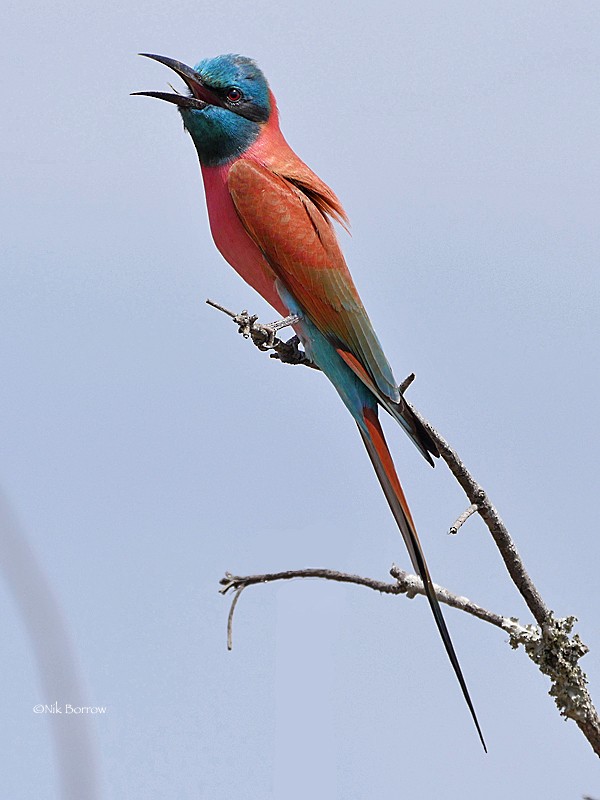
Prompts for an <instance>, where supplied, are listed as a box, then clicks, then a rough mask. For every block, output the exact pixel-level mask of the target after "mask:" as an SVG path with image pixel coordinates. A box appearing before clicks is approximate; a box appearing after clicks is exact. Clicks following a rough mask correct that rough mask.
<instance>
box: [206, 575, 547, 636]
mask: <svg viewBox="0 0 600 800" xmlns="http://www.w3.org/2000/svg"><path fill="white" fill-rule="evenodd" d="M390 575H391V576H392V577H393V578H395V579H396V580H395V582H394V583H386V582H385V581H378V580H375V579H374V578H364V577H362V576H361V575H353V574H351V573H348V572H339V571H337V570H334V569H294V570H285V571H283V572H269V573H265V574H263V575H244V576H240V575H232V574H231V573H230V572H226V573H225V577H224V578H221V580H220V584H221V586H222V587H223V588H222V589H219V591H220V592H221V594H227V592H229V591H230V590H234V591H235V595H234V598H233V602H232V604H231V609H230V611H229V618H228V626H227V634H228V636H227V642H228V649H229V650H231V647H230V642H231V621H232V619H233V611H234V608H235V605H236V603H237V601H238V598H239V596H240V594H241V592H242V591H243V590H244V589H245V588H246V587H248V586H253V585H256V584H259V583H273V582H274V581H289V580H294V579H295V578H320V579H323V580H327V581H337V582H338V583H353V584H355V585H357V586H365V587H366V588H368V589H373V590H374V591H376V592H381V593H382V594H392V595H399V594H405V595H406V596H407V597H409V598H410V599H412V598H413V597H415V596H416V595H418V594H419V595H423V596H424V597H426V594H425V589H424V587H423V581H422V580H421V579H420V578H419V577H418V576H417V575H412V574H411V573H409V572H405V571H404V570H402V569H400V568H399V567H397V566H396V565H395V564H394V565H392V568H391V569H390ZM433 588H434V590H435V593H436V595H437V598H438V600H439V601H440V603H445V604H446V605H447V606H450V607H451V608H457V609H459V610H460V611H465V612H466V613H467V614H472V615H473V616H474V617H477V618H478V619H481V620H483V621H484V622H489V623H490V624H491V625H495V626H496V627H497V628H501V629H502V630H504V631H506V632H507V633H509V634H510V635H511V636H530V635H531V634H532V632H533V629H532V627H531V626H523V625H520V624H519V622H518V620H516V619H515V618H514V617H502V616H500V615H499V614H494V612H492V611H488V610H487V609H485V608H482V606H479V605H477V603H473V602H472V601H471V600H469V599H468V598H466V597H460V596H459V595H457V594H454V593H453V592H450V591H449V590H448V589H445V588H444V587H443V586H438V585H437V584H434V585H433Z"/></svg>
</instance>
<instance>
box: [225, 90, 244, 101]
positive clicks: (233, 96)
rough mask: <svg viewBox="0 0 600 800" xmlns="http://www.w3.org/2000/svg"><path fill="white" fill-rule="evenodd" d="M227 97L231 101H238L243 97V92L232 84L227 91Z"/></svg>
mask: <svg viewBox="0 0 600 800" xmlns="http://www.w3.org/2000/svg"><path fill="white" fill-rule="evenodd" d="M227 99H228V100H229V102H230V103H237V101H238V100H241V99H242V93H241V92H240V90H239V89H236V88H235V86H232V87H231V89H229V90H228V92H227Z"/></svg>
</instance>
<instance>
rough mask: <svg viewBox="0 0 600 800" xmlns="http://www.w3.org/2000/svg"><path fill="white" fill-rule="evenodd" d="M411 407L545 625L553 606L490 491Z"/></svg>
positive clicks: (511, 575)
mask: <svg viewBox="0 0 600 800" xmlns="http://www.w3.org/2000/svg"><path fill="white" fill-rule="evenodd" d="M409 406H410V408H411V409H412V411H413V412H414V413H415V414H416V416H417V417H418V418H419V420H420V421H421V422H422V423H423V425H424V426H425V428H426V429H427V432H428V433H429V435H430V436H431V437H432V439H433V440H434V441H435V443H436V444H437V446H438V450H439V451H440V455H441V457H442V458H443V459H444V461H445V462H446V464H447V465H448V467H449V468H450V472H451V473H452V474H453V475H454V477H455V478H456V480H457V481H458V482H459V484H460V485H461V487H462V488H463V490H464V492H465V494H466V495H467V497H468V498H469V500H470V502H471V503H472V504H473V505H476V506H477V511H478V513H479V515H480V516H481V517H482V518H483V521H484V522H485V524H486V526H487V528H488V530H489V532H490V533H491V534H492V537H493V539H494V541H495V542H496V546H497V548H498V550H499V551H500V555H501V556H502V559H503V560H504V563H505V565H506V568H507V570H508V573H509V575H510V577H511V578H512V580H513V583H514V584H515V586H516V587H517V589H518V590H519V592H520V593H521V595H522V596H523V599H524V600H525V602H526V603H527V606H528V608H529V610H530V611H531V613H532V614H533V616H534V617H535V619H536V621H537V623H538V624H539V625H540V626H542V627H543V626H544V624H545V623H546V621H547V620H548V618H549V617H550V609H549V608H548V607H547V605H546V604H545V603H544V601H543V600H542V596H541V595H540V593H539V592H538V590H537V588H536V586H535V585H534V583H533V581H532V580H531V578H530V577H529V574H528V572H527V570H526V569H525V565H524V564H523V561H522V559H521V556H520V555H519V552H518V550H517V547H516V545H515V543H514V541H513V539H512V536H511V535H510V533H509V532H508V530H507V529H506V526H505V524H504V522H503V521H502V519H501V518H500V515H499V514H498V512H497V511H496V509H495V508H494V506H493V505H492V502H491V500H490V499H489V497H488V496H487V493H486V492H485V490H484V489H483V488H482V487H481V486H480V485H479V484H478V483H477V481H476V480H475V478H474V477H473V476H472V475H471V473H470V472H469V470H468V469H467V468H466V466H465V465H464V464H463V462H462V461H461V459H460V458H459V456H458V453H457V452H456V450H454V449H453V448H452V447H451V446H450V445H449V444H448V442H447V441H446V440H445V439H444V437H443V436H442V435H441V434H440V433H438V431H436V429H435V428H434V427H433V425H431V423H429V422H428V421H427V420H426V419H425V417H423V415H422V414H420V413H419V411H417V410H416V409H415V408H414V407H413V406H412V405H410V403H409Z"/></svg>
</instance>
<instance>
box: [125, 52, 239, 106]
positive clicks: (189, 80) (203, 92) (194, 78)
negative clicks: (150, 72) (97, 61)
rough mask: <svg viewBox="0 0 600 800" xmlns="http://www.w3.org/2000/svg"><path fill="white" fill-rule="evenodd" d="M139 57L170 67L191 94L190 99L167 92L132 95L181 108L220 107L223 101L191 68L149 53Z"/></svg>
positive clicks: (171, 59)
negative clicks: (154, 98)
mask: <svg viewBox="0 0 600 800" xmlns="http://www.w3.org/2000/svg"><path fill="white" fill-rule="evenodd" d="M139 55H140V56H144V57H145V58H152V59H154V61H160V63H161V64H164V65H165V66H167V67H170V68H171V69H172V70H173V71H174V72H176V73H177V74H178V75H179V76H180V77H181V78H183V80H184V81H185V83H186V84H187V87H188V89H189V90H190V92H191V93H192V97H188V96H187V95H185V94H170V93H169V92H132V94H134V95H144V96H145V97H158V99H159V100H166V101H167V102H168V103H175V105H177V106H180V107H181V108H198V109H202V108H206V106H207V105H210V106H222V105H223V101H222V100H221V98H220V97H219V96H218V95H217V94H215V92H213V91H211V90H210V89H209V88H208V87H207V86H205V85H204V83H203V82H202V78H201V77H200V75H198V73H197V72H195V71H194V70H193V69H192V68H191V67H187V66H186V65H185V64H182V63H181V61H175V59H174V58H167V56H155V55H152V54H151V53H139Z"/></svg>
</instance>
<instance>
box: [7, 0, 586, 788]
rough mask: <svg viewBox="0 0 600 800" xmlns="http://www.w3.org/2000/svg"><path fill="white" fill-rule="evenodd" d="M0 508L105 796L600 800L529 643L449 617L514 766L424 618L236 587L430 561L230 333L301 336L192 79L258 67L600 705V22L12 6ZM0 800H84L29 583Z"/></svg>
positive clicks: (436, 412)
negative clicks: (250, 577)
mask: <svg viewBox="0 0 600 800" xmlns="http://www.w3.org/2000/svg"><path fill="white" fill-rule="evenodd" d="M1 15H2V20H1V21H2V29H3V30H4V31H5V34H6V40H5V43H4V45H3V59H4V68H3V78H4V80H3V91H2V97H1V101H0V102H1V103H2V105H3V112H2V118H3V119H4V121H5V124H4V126H3V131H2V133H1V134H0V135H1V137H2V139H1V142H0V158H1V160H2V173H3V176H4V178H3V181H2V184H3V190H4V192H5V195H6V197H5V202H4V205H3V208H4V213H3V217H2V223H3V225H2V227H3V232H2V250H3V257H2V290H1V292H0V303H1V306H2V308H1V315H2V337H1V339H0V357H1V362H0V369H1V374H2V376H3V380H2V383H3V392H2V400H1V404H2V411H1V414H0V438H1V440H2V442H3V445H2V455H1V457H0V485H1V486H2V488H3V491H4V493H5V495H6V497H7V498H8V500H9V501H10V503H11V505H12V507H13V508H14V510H15V511H16V513H17V515H18V517H19V519H20V521H21V524H22V526H23V528H24V530H25V531H26V532H27V536H28V538H29V542H30V544H31V547H32V549H33V551H34V552H35V553H36V555H37V558H38V560H39V563H40V565H41V566H42V568H43V570H44V571H45V574H46V577H47V579H48V581H49V582H50V583H51V585H52V586H53V590H54V594H55V596H56V599H57V601H58V603H59V604H60V607H61V608H62V611H63V614H64V620H65V624H66V626H67V628H68V630H69V631H70V634H71V637H72V639H73V642H74V645H75V650H76V652H77V658H78V662H79V665H80V672H81V678H82V681H83V683H84V685H85V687H86V689H85V697H86V698H87V700H88V702H89V704H90V705H105V706H107V709H108V710H107V712H106V714H105V715H104V716H103V717H102V718H98V717H96V718H95V719H94V720H93V731H94V736H95V739H96V743H97V747H98V752H99V759H100V762H99V763H100V774H101V779H100V781H101V783H100V789H101V797H102V798H103V800H147V798H154V797H156V798H161V799H162V798H177V800H192V799H193V800H195V799H196V798H211V800H225V799H226V798H231V797H236V796H242V797H248V798H256V800H263V798H264V800H284V798H285V800H299V799H300V798H302V799H303V800H304V799H305V798H307V797H311V798H315V800H325V798H327V799H328V800H330V798H336V799H339V800H342V799H343V800H363V798H372V797H374V796H383V795H384V794H385V796H386V797H396V796H398V797H401V796H415V795H417V794H418V796H419V797H425V798H433V797H443V798H444V800H459V798H460V800H464V799H465V798H481V797H485V798H486V800H500V798H502V800H504V798H505V797H506V795H507V792H510V795H511V797H516V798H524V799H525V798H527V799H529V798H531V797H536V798H538V797H543V798H550V799H551V800H552V799H553V798H561V800H564V799H565V798H579V797H581V795H583V794H590V795H592V796H598V794H599V793H600V773H599V771H598V762H597V759H596V758H595V757H594V756H593V754H592V751H591V749H590V747H589V745H588V744H587V742H586V741H585V740H584V739H583V737H582V736H581V734H580V733H579V731H578V729H577V728H576V727H575V725H573V724H572V723H567V722H563V721H562V720H561V719H560V718H559V716H558V714H557V712H556V711H555V708H554V706H553V703H552V700H551V699H550V698H549V697H548V696H547V690H548V682H547V680H546V679H545V678H544V677H543V676H541V675H540V674H539V673H538V672H537V671H536V669H535V668H534V666H533V665H532V664H531V663H530V662H529V661H528V660H527V658H526V657H525V656H524V654H523V653H522V652H513V651H512V650H510V648H509V647H508V646H507V645H506V643H505V640H506V636H504V635H503V634H502V633H501V632H499V631H497V630H496V629H493V628H491V627H489V626H485V625H483V624H482V623H479V622H477V621H475V620H473V619H471V618H469V617H467V616H465V615H463V614H460V613H458V612H453V611H450V610H448V611H447V613H446V618H447V620H448V624H449V627H450V629H451V632H452V634H453V638H454V642H455V645H456V648H457V651H458V653H459V657H460V660H461V663H462V665H463V668H464V672H465V675H466V677H467V681H468V683H469V686H470V689H471V693H472V695H473V699H474V702H475V705H476V707H477V711H478V715H479V718H480V721H481V724H482V727H483V730H484V733H485V736H486V739H487V742H488V746H489V750H490V752H489V755H488V756H485V755H484V754H483V753H482V751H481V748H480V745H479V743H478V740H477V736H476V733H475V731H474V728H473V725H472V722H471V720H470V718H469V715H468V712H467V710H466V708H465V706H464V703H463V700H462V698H461V695H460V691H459V689H458V687H457V685H456V681H455V678H454V676H453V674H452V671H451V668H450V666H449V664H448V662H447V659H446V657H445V655H444V653H443V650H442V646H441V644H440V641H439V638H438V636H437V633H436V630H435V626H434V623H433V620H432V619H431V615H430V613H429V610H428V608H427V606H426V604H425V602H423V601H422V600H415V601H414V602H409V601H408V600H406V599H405V598H399V599H392V598H384V597H380V596H377V595H376V594H374V593H372V592H368V591H366V590H361V589H359V588H356V587H349V586H337V585H325V584H322V583H319V582H315V581H312V582H303V583H302V582H297V583H294V584H286V585H278V586H268V587H256V588H252V589H250V590H248V591H247V592H246V593H245V594H244V596H243V597H242V598H241V600H240V603H239V606H238V611H237V619H236V625H235V630H234V650H233V652H232V653H228V652H227V651H226V649H225V625H226V616H227V611H228V602H227V601H226V600H224V599H223V598H221V597H220V596H219V594H218V593H217V584H218V580H219V578H220V577H221V575H222V574H223V573H224V571H225V570H232V571H235V572H240V573H244V572H254V571H267V570H272V569H286V568H294V567H298V568H299V567H306V566H328V567H332V568H338V569H345V570H349V571H354V572H359V573H362V574H365V575H370V576H373V577H379V578H385V576H386V573H387V569H388V568H389V565H390V564H391V563H392V561H396V562H397V563H399V564H400V565H402V566H406V567H407V566H408V558H407V556H406V553H405V551H404V547H403V545H402V542H401V539H400V537H399V535H398V532H397V530H396V528H395V525H394V522H393V519H392V517H391V515H390V514H389V511H388V509H387V506H386V503H385V500H384V499H383V496H382V495H381V492H380V490H379V488H378V486H377V483H376V480H375V478H374V476H373V475H372V473H371V468H370V465H369V463H368V459H367V457H366V455H365V453H364V452H363V449H362V444H361V442H360V439H359V437H358V436H357V434H356V431H355V427H354V424H353V423H352V420H351V419H350V417H349V415H348V414H347V413H346V412H345V410H344V408H343V407H342V405H341V403H340V402H339V400H338V398H337V396H336V394H335V392H334V391H333V390H332V389H331V387H330V386H329V385H328V384H327V382H326V380H325V379H324V378H323V377H322V376H321V375H318V374H316V373H311V372H310V371H308V370H304V369H301V368H291V367H286V366H282V365H279V364H276V363H273V362H271V361H270V360H269V359H268V358H266V357H265V356H263V355H261V354H259V353H258V352H256V351H254V350H253V349H252V347H251V346H250V345H249V344H248V343H246V342H244V341H243V340H242V339H241V338H239V337H236V334H235V332H234V329H233V326H232V325H231V324H230V323H229V322H228V321H227V319H226V318H225V317H223V316H221V315H219V314H218V313H217V312H215V311H213V310H211V309H210V308H208V307H207V306H205V305H204V300H205V298H206V297H211V298H214V299H215V300H218V301H220V302H222V303H224V304H225V305H228V306H230V307H232V308H235V309H241V308H250V309H251V310H253V311H256V312H258V313H260V314H261V315H262V316H263V318H267V319H270V318H272V316H273V315H272V313H271V312H269V311H267V310H266V309H265V306H264V303H263V302H262V301H260V299H258V298H257V297H255V296H254V295H253V293H252V290H251V289H249V288H248V287H247V286H245V285H244V284H243V283H242V282H241V281H240V280H239V278H237V276H236V275H235V274H234V273H233V271H232V270H231V269H230V268H229V267H228V266H227V265H226V264H225V262H223V261H222V259H221V258H220V256H219V255H218V253H217V252H216V250H215V249H214V246H213V244H212V241H211V240H210V235H209V232H208V226H207V222H206V212H205V206H204V200H203V192H202V187H201V182H200V177H199V170H198V166H197V162H196V156H195V152H194V149H193V146H192V144H191V142H190V141H189V139H188V137H187V136H186V135H185V133H184V132H183V130H182V126H181V122H180V120H179V118H178V115H177V113H176V111H175V109H174V108H173V107H170V106H167V105H166V104H164V103H159V102H158V101H152V100H149V99H146V98H139V97H130V96H129V92H131V91H136V90H145V89H155V90H160V89H166V82H167V81H168V80H172V77H171V75H170V74H169V71H168V70H166V69H165V68H164V67H162V66H160V65H158V64H153V63H151V62H149V61H147V60H144V59H141V58H137V57H136V56H135V53H137V52H139V51H146V52H155V53H160V54H164V55H168V56H171V57H174V58H177V59H180V60H182V61H185V62H187V63H194V62H196V61H197V60H199V59H200V58H201V57H204V56H211V55H216V54H219V53H222V52H240V53H243V54H245V55H250V56H253V57H255V58H256V59H257V60H258V62H259V64H260V65H261V66H262V67H263V69H264V71H265V72H266V74H267V76H268V77H269V79H270V82H271V85H272V88H273V90H274V92H275V94H276V96H277V98H278V101H279V107H280V112H281V117H282V125H283V128H284V132H285V134H286V136H287V138H288V140H289V142H290V143H291V144H292V146H293V147H295V148H296V149H297V151H298V152H299V154H300V155H301V157H303V158H304V159H305V160H306V161H307V162H308V164H309V165H310V166H311V167H313V168H314V169H315V170H316V171H317V172H318V173H319V174H320V175H321V177H322V178H324V179H325V180H326V181H328V182H329V183H330V184H331V186H332V187H333V188H334V189H335V191H336V192H337V193H338V195H339V196H340V198H341V199H342V201H343V203H344V205H345V207H346V209H347V211H348V213H349V215H350V218H351V222H352V238H349V237H347V236H344V237H343V246H344V250H345V253H346V255H347V258H348V261H349V263H350V267H351V269H352V271H353V274H354V276H355V279H356V282H357V284H358V286H359V289H360V291H361V294H362V296H363V299H364V301H365V304H366V306H367V308H368V310H369V312H370V315H371V317H372V319H373V322H374V324H375V327H376V329H377V330H378V333H379V335H380V338H381V340H382V342H383V344H384V347H385V349H386V353H387V355H388V358H389V360H390V361H391V363H392V365H393V367H394V370H395V372H396V374H397V375H398V377H399V378H401V377H403V376H404V375H405V374H407V373H408V372H411V371H413V370H414V371H415V372H416V373H417V381H416V383H415V385H414V387H413V388H411V390H410V397H411V399H413V401H414V402H415V403H416V404H417V406H418V407H419V408H420V409H421V410H423V412H424V413H425V414H426V415H428V416H429V418H430V419H431V421H432V422H434V423H435V424H436V425H437V426H438V427H439V429H440V430H441V431H442V432H443V433H444V435H445V436H446V437H447V438H448V439H449V440H450V441H451V442H453V443H454V444H455V445H456V446H457V447H458V448H459V450H460V453H461V454H462V456H463V458H464V459H465V461H466V462H467V463H468V465H469V466H470V467H471V469H472V470H473V472H474V473H475V475H476V476H477V478H478V479H479V480H480V481H481V483H482V484H483V485H484V486H485V487H486V488H487V489H488V491H489V493H490V495H491V497H492V499H493V501H494V502H495V503H496V505H497V506H498V508H499V510H500V512H501V514H502V515H503V516H504V518H505V520H506V522H507V523H508V525H509V527H510V529H511V531H512V533H513V535H514V537H515V539H516V541H517V543H518V546H519V548H520V550H521V552H522V554H523V557H524V559H525V562H526V564H527V566H528V567H529V569H530V571H531V574H532V576H533V577H534V579H535V580H536V581H537V582H538V585H539V588H540V590H541V591H542V593H543V594H544V597H545V599H546V601H547V603H548V604H549V605H550V607H551V608H553V609H554V610H555V611H556V612H557V613H558V614H560V615H566V614H575V615H577V616H578V617H579V618H580V624H579V626H578V630H579V631H580V633H581V635H582V638H583V639H584V641H586V642H587V643H588V644H589V645H590V647H591V648H592V649H591V653H590V654H589V655H588V656H587V657H586V658H585V659H584V661H583V664H582V665H583V666H584V668H585V669H586V670H587V672H588V674H589V677H590V682H591V690H592V694H593V695H595V697H596V700H597V701H599V702H600V657H599V653H600V626H599V624H598V620H599V618H600V593H599V592H598V589H597V586H598V558H599V555H600V546H599V544H598V532H597V529H598V519H597V517H598V513H597V503H596V497H597V494H598V489H599V486H598V466H597V452H598V448H599V445H600V443H599V441H598V425H597V409H598V402H599V397H598V395H599V381H598V367H597V364H598V355H597V342H598V335H599V330H598V302H599V293H598V260H599V258H598V254H599V244H600V242H599V239H600V236H599V228H598V209H599V208H600V188H599V186H600V182H599V178H600V174H599V173H600V157H599V149H598V133H599V131H598V123H599V121H600V114H599V106H598V74H599V67H600V5H599V4H598V3H592V2H588V3H577V2H570V3H550V2H545V3H537V2H535V3H534V2H519V3H517V2H503V3H497V2H452V3H441V2H440V3H423V2H419V3H416V2H413V3H399V4H398V3H391V2H389V3H386V2H383V1H382V0H375V2H373V3H371V4H369V7H368V8H367V7H366V6H361V5H359V4H356V5H355V6H353V7H350V6H349V5H348V4H343V3H330V4H327V3H323V2H314V0H308V1H307V2H304V3H302V4H300V3H283V4H282V3H275V2H273V0H270V1H269V2H267V0H258V2H254V3H252V4H250V3H247V2H239V0H233V2H229V3H227V4H216V3H203V2H201V1H200V2H195V3H187V2H180V3H175V4H173V3H168V4H167V3H164V2H155V0H150V1H149V2H145V3H141V2H134V0H125V2H119V3H117V2H114V1H111V2H107V3H103V4H96V3H95V4H90V3H87V2H83V3H79V4H74V3H61V2H57V3H53V4H45V3H44V4H43V3H40V2H31V3H30V2H18V3H17V2H12V3H9V4H5V5H4V6H3V10H2V12H1ZM388 430H389V433H390V441H391V444H392V446H393V449H394V454H395V457H396V458H397V463H398V468H399V471H400V474H401V476H402V479H403V482H404V484H405V488H406V492H407V495H408V497H409V501H410V504H411V507H412V509H413V512H414V516H415V518H416V522H417V526H418V528H419V530H420V531H421V536H422V539H423V543H424V547H425V550H426V554H427V556H428V559H429V563H430V567H431V571H432V574H433V576H434V579H435V580H436V581H438V582H439V583H442V584H444V585H446V586H448V587H449V588H451V589H453V590H455V591H457V592H459V593H461V594H466V595H468V596H469V597H471V598H472V599H474V600H475V601H477V602H480V603H482V604H483V605H487V606H489V607H490V608H492V609H493V610H495V611H497V612H499V613H503V614H507V615H516V616H519V617H520V618H521V619H522V620H523V621H530V618H529V616H528V614H527V612H526V610H525V608H524V605H523V603H522V601H521V600H520V598H519V596H518V595H517V593H516V590H515V589H514V588H513V587H512V585H511V584H510V582H509V580H508V579H507V577H506V575H505V570H504V567H503V565H502V563H501V561H500V558H499V556H498V553H497V552H496V551H495V549H494V547H493V545H492V544H491V541H490V537H489V535H488V534H487V532H486V531H485V529H484V527H483V525H482V524H481V523H480V521H479V520H477V519H473V520H471V521H470V522H469V523H468V525H467V526H466V527H465V528H464V529H463V531H462V532H461V534H460V536H458V537H452V538H451V537H449V536H447V535H446V530H447V528H448V527H449V525H450V524H451V523H452V521H453V520H454V519H455V518H456V516H458V514H459V513H460V512H461V511H462V510H463V509H464V507H465V505H466V504H465V500H464V499H463V496H462V495H461V492H460V491H459V490H458V488H457V487H456V485H455V483H454V482H453V480H452V479H451V477H450V476H449V474H448V473H447V471H446V470H445V469H444V467H443V465H440V466H438V467H437V468H436V469H435V471H432V470H431V469H430V468H428V467H427V465H426V464H425V463H424V461H423V460H422V459H420V458H419V457H418V454H417V452H416V451H415V449H414V447H412V446H411V445H410V443H409V442H408V440H407V439H406V437H405V436H403V434H402V433H401V432H399V433H397V432H396V431H395V430H394V429H393V428H390V426H388ZM1 586H2V588H1V589H0V603H1V606H0V607H2V608H3V609H4V613H3V614H2V641H3V653H4V657H3V659H2V675H3V685H4V692H3V696H2V700H1V704H0V707H1V714H2V719H3V723H4V724H3V726H2V729H3V732H2V740H1V747H0V751H1V752H2V754H3V756H2V760H3V761H4V762H5V764H4V769H3V770H2V778H1V779H0V795H1V796H2V797H6V798H11V800H26V799H27V800H28V799H29V798H31V797H36V798H39V799H40V800H46V799H48V800H59V794H58V789H57V787H56V775H55V769H54V756H53V752H52V742H51V737H50V728H51V725H52V718H51V717H49V716H44V715H35V714H33V712H32V707H33V706H34V705H35V704H37V703H50V702H53V701H58V702H63V703H67V702H70V699H69V698H68V697H64V698H57V697H45V696H44V689H43V688H42V685H41V683H40V680H39V676H38V674H37V672H36V666H35V663H34V661H33V654H32V650H31V649H30V645H29V641H28V639H27V636H26V633H25V630H24V626H23V620H22V619H21V617H20V615H19V614H18V612H17V607H16V605H15V602H14V600H13V597H12V595H11V593H10V592H9V590H8V588H7V586H6V585H5V584H2V585H1Z"/></svg>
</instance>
